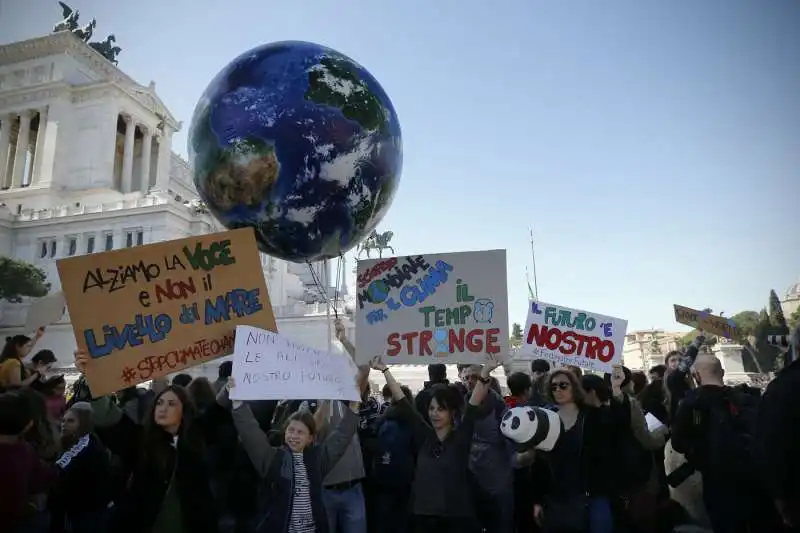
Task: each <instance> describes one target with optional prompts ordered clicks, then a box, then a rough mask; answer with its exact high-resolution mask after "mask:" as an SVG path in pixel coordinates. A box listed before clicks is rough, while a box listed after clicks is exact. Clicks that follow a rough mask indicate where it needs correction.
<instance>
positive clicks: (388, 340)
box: [356, 250, 509, 364]
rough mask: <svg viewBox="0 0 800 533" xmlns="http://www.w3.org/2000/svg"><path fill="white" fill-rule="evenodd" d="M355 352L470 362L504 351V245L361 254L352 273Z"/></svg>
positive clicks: (362, 357)
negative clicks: (408, 253)
mask: <svg viewBox="0 0 800 533" xmlns="http://www.w3.org/2000/svg"><path fill="white" fill-rule="evenodd" d="M356 285H357V297H358V308H357V310H356V346H357V348H358V350H357V359H358V361H359V362H360V363H366V362H367V361H369V360H370V358H372V357H374V356H375V355H383V356H384V360H385V362H386V363H390V364H430V363H476V362H482V361H483V360H484V358H485V356H486V354H488V353H492V354H499V355H500V356H505V354H506V353H508V336H509V333H508V293H507V286H506V251H505V250H488V251H480V252H457V253H449V254H425V255H412V256H406V257H389V258H384V259H368V260H366V261H359V262H358V276H357V278H356Z"/></svg>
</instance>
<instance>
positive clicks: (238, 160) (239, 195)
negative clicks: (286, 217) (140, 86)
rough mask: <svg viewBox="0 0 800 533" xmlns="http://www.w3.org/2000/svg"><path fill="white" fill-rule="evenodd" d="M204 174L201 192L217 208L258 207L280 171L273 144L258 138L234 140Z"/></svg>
mask: <svg viewBox="0 0 800 533" xmlns="http://www.w3.org/2000/svg"><path fill="white" fill-rule="evenodd" d="M220 157H221V159H222V161H220V162H219V164H218V165H217V166H216V167H215V168H214V170H213V171H212V172H211V173H210V174H209V175H208V178H206V183H205V193H206V195H207V196H208V197H209V200H211V201H213V202H214V204H215V205H217V206H219V208H220V209H225V210H228V209H231V208H233V207H234V206H236V205H243V206H246V207H258V206H259V204H261V202H262V201H263V199H264V197H265V196H267V195H268V194H269V192H270V189H271V188H272V186H273V185H274V184H275V181H276V180H277V178H278V173H279V172H280V163H279V162H278V158H277V157H276V156H275V148H274V147H273V146H272V145H270V144H268V143H265V142H263V141H260V140H258V139H243V140H239V141H237V142H235V143H234V144H233V146H232V147H231V149H230V151H227V152H223V153H222V154H221V156H220Z"/></svg>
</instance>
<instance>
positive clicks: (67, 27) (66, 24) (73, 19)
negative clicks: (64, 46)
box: [53, 2, 81, 33]
mask: <svg viewBox="0 0 800 533" xmlns="http://www.w3.org/2000/svg"><path fill="white" fill-rule="evenodd" d="M58 5H60V6H61V9H62V10H63V12H64V15H63V16H64V19H63V20H62V21H61V22H59V23H58V24H56V25H55V26H53V33H57V32H59V31H75V30H77V29H78V19H79V18H80V16H81V14H80V12H78V11H77V10H73V9H72V8H71V7H69V6H68V5H67V4H65V3H64V2H59V3H58Z"/></svg>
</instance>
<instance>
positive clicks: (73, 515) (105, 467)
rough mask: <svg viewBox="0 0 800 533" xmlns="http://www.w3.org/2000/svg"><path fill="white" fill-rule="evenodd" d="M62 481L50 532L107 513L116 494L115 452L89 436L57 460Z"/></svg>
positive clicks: (53, 495)
mask: <svg viewBox="0 0 800 533" xmlns="http://www.w3.org/2000/svg"><path fill="white" fill-rule="evenodd" d="M56 466H58V468H59V472H60V473H59V476H58V482H57V483H56V485H55V486H54V487H53V489H52V491H51V493H50V498H49V503H48V507H49V508H50V531H51V532H52V533H57V532H61V531H64V525H65V522H66V521H67V519H68V520H69V521H70V522H73V523H78V522H81V521H84V520H91V519H92V518H93V517H96V516H97V515H98V514H101V513H104V512H105V511H106V509H107V507H108V504H109V502H111V500H112V497H113V494H114V485H115V481H116V479H115V472H114V471H113V469H112V463H111V453H110V452H109V451H108V450H107V449H106V447H105V446H103V444H102V443H101V442H100V439H98V438H97V437H96V436H94V435H91V434H90V435H86V436H84V437H83V438H81V439H79V440H78V442H77V443H76V444H75V445H73V446H72V447H70V448H69V449H68V450H66V451H65V452H64V453H63V454H62V455H61V456H60V457H59V458H58V460H57V461H56Z"/></svg>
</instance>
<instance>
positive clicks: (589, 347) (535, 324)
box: [517, 302, 628, 372]
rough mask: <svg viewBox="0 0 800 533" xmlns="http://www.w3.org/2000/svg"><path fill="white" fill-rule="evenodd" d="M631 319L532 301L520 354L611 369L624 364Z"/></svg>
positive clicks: (532, 357) (582, 366) (597, 368)
mask: <svg viewBox="0 0 800 533" xmlns="http://www.w3.org/2000/svg"><path fill="white" fill-rule="evenodd" d="M627 328H628V321H627V320H622V319H620V318H614V317H611V316H606V315H600V314H598V313H590V312H588V311H583V310H581V309H572V308H571V307H564V306H562V305H554V304H548V303H544V302H531V303H530V305H529V307H528V321H527V323H526V325H525V331H524V332H523V336H522V346H520V349H519V352H518V354H517V358H520V359H546V360H548V361H552V362H555V363H560V364H563V365H575V366H579V367H581V368H587V369H589V370H593V371H595V372H611V367H612V366H614V365H618V364H622V362H621V361H622V349H623V346H624V344H625V331H626V329H627Z"/></svg>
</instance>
